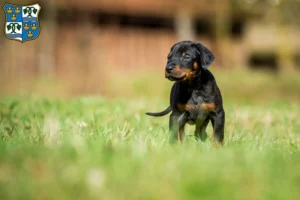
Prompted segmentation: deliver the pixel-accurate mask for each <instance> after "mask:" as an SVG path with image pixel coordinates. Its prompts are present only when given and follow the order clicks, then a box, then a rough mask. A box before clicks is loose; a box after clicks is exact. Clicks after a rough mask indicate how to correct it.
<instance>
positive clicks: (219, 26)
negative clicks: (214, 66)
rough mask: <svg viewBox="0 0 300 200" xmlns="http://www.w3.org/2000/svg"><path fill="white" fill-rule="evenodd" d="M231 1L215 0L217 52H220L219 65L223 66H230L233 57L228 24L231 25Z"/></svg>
mask: <svg viewBox="0 0 300 200" xmlns="http://www.w3.org/2000/svg"><path fill="white" fill-rule="evenodd" d="M230 2H231V1H229V0H224V2H223V3H220V1H218V0H215V1H214V3H215V13H216V16H215V17H216V18H215V20H216V21H215V30H216V43H217V46H218V47H219V53H220V54H221V56H220V58H223V59H222V60H220V62H221V65H222V66H225V67H232V65H233V58H232V53H231V52H232V51H231V50H230V37H231V36H230V33H229V30H230V26H231V15H230V13H231V4H230Z"/></svg>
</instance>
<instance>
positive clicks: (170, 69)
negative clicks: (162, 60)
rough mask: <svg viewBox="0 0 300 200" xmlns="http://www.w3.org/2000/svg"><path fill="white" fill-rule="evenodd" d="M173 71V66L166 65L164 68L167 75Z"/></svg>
mask: <svg viewBox="0 0 300 200" xmlns="http://www.w3.org/2000/svg"><path fill="white" fill-rule="evenodd" d="M173 69H174V66H173V65H168V66H167V67H166V71H167V72H168V73H170V72H172V71H173Z"/></svg>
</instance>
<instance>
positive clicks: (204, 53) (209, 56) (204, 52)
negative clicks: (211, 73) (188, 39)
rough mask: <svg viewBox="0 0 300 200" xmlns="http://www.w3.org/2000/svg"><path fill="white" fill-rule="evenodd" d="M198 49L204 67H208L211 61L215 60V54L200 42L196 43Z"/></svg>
mask: <svg viewBox="0 0 300 200" xmlns="http://www.w3.org/2000/svg"><path fill="white" fill-rule="evenodd" d="M195 46H196V49H197V51H199V54H200V61H201V65H202V68H203V69H207V68H208V67H209V66H210V65H211V63H212V62H213V61H214V59H215V56H214V54H213V53H212V52H211V51H210V50H209V49H208V48H206V47H205V46H203V45H202V44H200V43H195Z"/></svg>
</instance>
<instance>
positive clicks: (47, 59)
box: [37, 0, 57, 77]
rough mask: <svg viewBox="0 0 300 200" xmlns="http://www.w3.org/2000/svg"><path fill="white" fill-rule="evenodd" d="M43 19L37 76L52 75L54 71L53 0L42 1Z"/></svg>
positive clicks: (54, 11) (55, 31)
mask: <svg viewBox="0 0 300 200" xmlns="http://www.w3.org/2000/svg"><path fill="white" fill-rule="evenodd" d="M42 5H43V8H42V10H41V12H44V16H45V20H44V21H42V22H40V23H41V25H40V26H41V32H40V38H39V41H40V45H39V48H38V51H39V52H38V54H37V55H39V65H38V66H39V69H38V71H39V76H40V77H52V76H53V75H54V72H55V47H56V35H57V25H56V14H57V12H56V7H55V5H54V4H53V1H48V0H44V1H42Z"/></svg>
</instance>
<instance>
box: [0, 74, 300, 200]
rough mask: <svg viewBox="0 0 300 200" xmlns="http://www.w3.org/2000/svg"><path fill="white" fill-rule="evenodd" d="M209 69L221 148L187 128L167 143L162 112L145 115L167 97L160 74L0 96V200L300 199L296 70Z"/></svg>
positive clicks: (299, 85) (299, 111) (299, 108)
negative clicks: (86, 89)
mask: <svg viewBox="0 0 300 200" xmlns="http://www.w3.org/2000/svg"><path fill="white" fill-rule="evenodd" d="M216 76H217V80H218V84H219V85H220V88H221V90H222V93H223V96H224V102H225V108H226V131H225V144H224V147H223V148H216V147H214V146H213V145H212V143H211V142H210V140H208V141H206V142H205V143H202V142H197V141H195V140H194V138H193V136H192V133H193V127H187V129H186V133H187V135H189V136H187V137H186V140H185V141H184V143H183V144H182V145H169V144H168V135H169V134H168V130H167V126H168V117H162V118H151V117H148V116H146V115H144V112H146V111H160V110H162V109H164V108H165V107H166V106H167V104H168V92H169V87H170V83H169V82H168V81H166V80H164V79H163V77H159V76H158V78H157V79H155V80H153V79H151V77H152V76H149V74H148V75H140V76H137V77H139V78H136V79H134V80H131V81H128V79H126V77H123V78H124V80H126V81H124V80H122V79H121V78H120V79H118V82H115V83H114V84H115V85H114V84H112V85H110V87H112V88H109V91H112V93H114V94H115V95H114V96H115V97H118V98H114V99H111V98H104V97H78V98H74V99H57V98H49V97H39V96H33V95H30V96H29V95H20V96H14V97H8V96H6V97H2V98H1V100H0V112H1V116H0V117H1V118H0V137H1V138H0V197H1V199H118V200H120V199H130V200H132V199H133V200H134V199H175V200H176V199H251V200H253V199H272V200H273V199H280V200H281V199H298V198H299V196H300V190H299V188H300V170H299V169H300V153H299V150H300V121H299V116H300V105H299V101H298V99H299V97H300V92H299V91H300V82H299V79H298V78H296V75H294V76H289V77H273V76H271V75H267V74H260V73H253V72H239V73H229V72H226V71H224V72H222V73H216ZM297 76H298V75H297ZM125 83H126V84H125ZM117 94H118V95H119V96H118V95H117ZM208 133H209V136H210V137H211V133H212V128H211V127H209V129H208Z"/></svg>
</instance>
